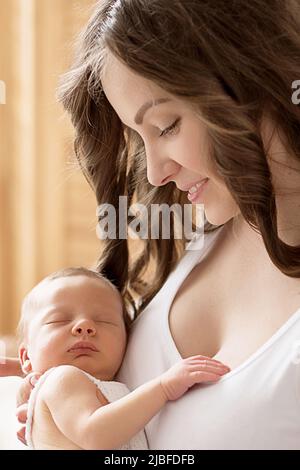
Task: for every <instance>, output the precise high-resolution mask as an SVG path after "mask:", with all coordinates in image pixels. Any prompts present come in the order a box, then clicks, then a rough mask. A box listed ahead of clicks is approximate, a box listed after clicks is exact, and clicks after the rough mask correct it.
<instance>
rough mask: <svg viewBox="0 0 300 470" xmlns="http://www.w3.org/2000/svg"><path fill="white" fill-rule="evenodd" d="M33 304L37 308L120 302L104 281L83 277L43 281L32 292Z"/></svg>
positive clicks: (115, 292) (117, 292) (119, 297)
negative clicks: (56, 305) (53, 305)
mask: <svg viewBox="0 0 300 470" xmlns="http://www.w3.org/2000/svg"><path fill="white" fill-rule="evenodd" d="M33 297H34V300H35V301H34V304H35V306H36V307H37V308H42V307H44V306H47V305H48V304H49V303H52V304H54V303H57V304H60V303H61V304H67V303H68V302H69V303H73V302H76V299H80V301H81V302H84V301H85V300H86V302H87V304H88V303H90V302H93V301H94V302H99V301H103V299H106V301H107V302H109V303H110V304H116V303H119V302H121V303H122V298H121V294H120V292H119V291H117V289H114V288H113V287H112V286H111V285H110V284H109V283H108V282H107V281H106V280H104V279H100V278H99V279H97V278H92V277H88V276H84V275H76V276H68V277H59V278H55V279H50V280H49V279H45V280H44V281H42V282H41V283H40V284H38V285H37V286H36V287H35V289H34V290H33Z"/></svg>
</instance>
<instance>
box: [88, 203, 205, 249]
mask: <svg viewBox="0 0 300 470" xmlns="http://www.w3.org/2000/svg"><path fill="white" fill-rule="evenodd" d="M127 199H128V198H127V196H119V207H118V210H116V208H115V206H114V205H112V204H108V203H105V204H100V205H99V206H98V207H97V210H96V215H97V219H98V224H97V228H96V233H97V237H98V238H100V239H101V240H106V239H110V240H116V239H126V238H133V239H143V240H145V239H148V238H150V239H158V238H160V233H161V238H162V239H164V240H166V239H167V240H170V238H171V235H172V233H171V224H172V221H171V214H173V224H174V234H173V235H172V237H173V238H174V239H183V238H185V239H186V240H189V241H190V242H191V241H195V239H197V240H198V239H199V236H202V239H203V233H204V205H203V204H194V205H192V204H184V205H183V206H181V205H180V204H173V205H172V206H169V205H168V204H151V205H150V208H148V207H146V206H145V205H143V204H140V203H135V204H132V205H131V206H130V207H129V208H128V202H127ZM193 207H194V208H195V220H194V222H195V227H196V230H193V223H192V222H193V220H192V219H193V217H192V216H193ZM128 217H130V218H131V219H132V220H131V222H130V223H129V224H128ZM160 228H161V231H160ZM190 242H189V243H186V249H187V250H196V249H199V248H200V247H199V246H198V245H197V247H195V245H194V244H193V243H190Z"/></svg>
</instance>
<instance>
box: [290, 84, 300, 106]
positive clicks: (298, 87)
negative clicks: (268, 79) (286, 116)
mask: <svg viewBox="0 0 300 470" xmlns="http://www.w3.org/2000/svg"><path fill="white" fill-rule="evenodd" d="M292 89H293V90H295V91H294V92H293V94H292V103H293V104H295V105H298V104H300V80H294V81H293V83H292Z"/></svg>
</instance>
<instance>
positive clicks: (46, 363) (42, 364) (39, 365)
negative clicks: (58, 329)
mask: <svg viewBox="0 0 300 470" xmlns="http://www.w3.org/2000/svg"><path fill="white" fill-rule="evenodd" d="M61 351H62V345H61V341H59V340H58V337H57V335H55V334H51V333H49V334H41V335H39V336H38V337H37V338H36V341H35V351H34V361H33V362H34V365H35V366H36V367H35V368H36V369H37V370H46V369H48V368H49V367H53V366H55V365H58V364H59V363H60V360H61V359H62V358H61V357H60V356H61Z"/></svg>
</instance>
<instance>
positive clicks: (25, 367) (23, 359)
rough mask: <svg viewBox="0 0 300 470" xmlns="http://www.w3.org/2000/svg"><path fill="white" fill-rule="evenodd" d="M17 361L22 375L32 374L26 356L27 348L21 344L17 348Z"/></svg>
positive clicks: (28, 359)
mask: <svg viewBox="0 0 300 470" xmlns="http://www.w3.org/2000/svg"><path fill="white" fill-rule="evenodd" d="M19 359H20V362H21V367H22V371H23V372H24V374H29V373H30V372H32V366H31V360H30V358H29V356H28V351H27V347H26V345H25V344H23V343H22V344H20V346H19Z"/></svg>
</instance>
